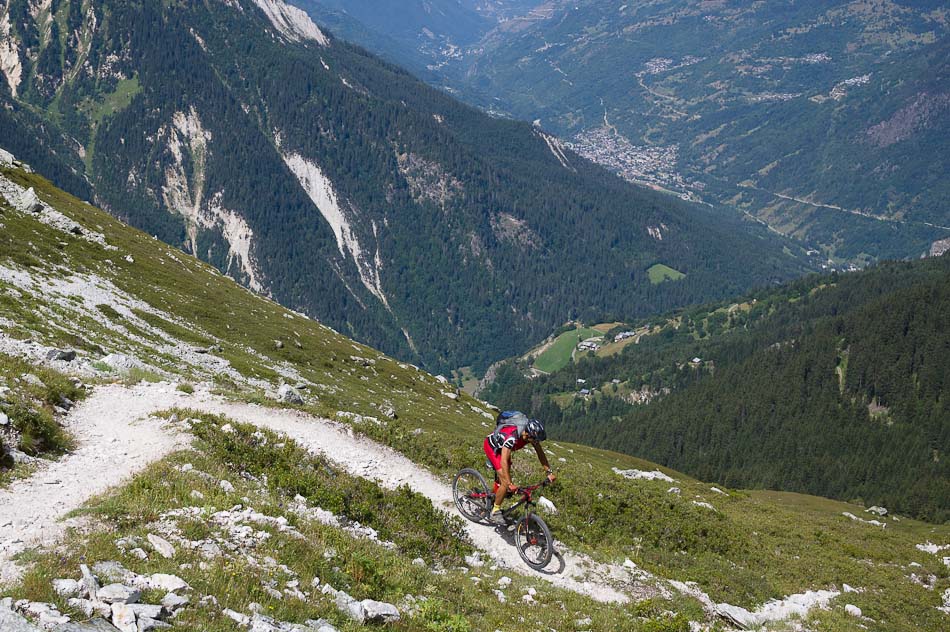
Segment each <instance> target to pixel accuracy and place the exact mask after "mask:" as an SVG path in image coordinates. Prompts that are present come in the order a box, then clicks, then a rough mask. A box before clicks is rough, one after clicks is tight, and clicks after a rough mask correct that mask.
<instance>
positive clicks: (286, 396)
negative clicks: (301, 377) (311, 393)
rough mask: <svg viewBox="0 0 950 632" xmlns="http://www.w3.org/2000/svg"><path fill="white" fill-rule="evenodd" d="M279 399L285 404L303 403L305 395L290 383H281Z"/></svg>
mask: <svg viewBox="0 0 950 632" xmlns="http://www.w3.org/2000/svg"><path fill="white" fill-rule="evenodd" d="M277 400H278V401H281V402H284V403H285V404H303V403H304V402H303V396H302V395H301V394H300V393H299V392H297V389H295V388H294V387H293V386H291V385H290V384H281V386H280V388H279V389H277Z"/></svg>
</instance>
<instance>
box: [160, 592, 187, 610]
mask: <svg viewBox="0 0 950 632" xmlns="http://www.w3.org/2000/svg"><path fill="white" fill-rule="evenodd" d="M188 602H189V599H188V597H182V596H181V595H176V594H175V593H173V592H170V593H168V594H167V595H165V596H164V597H162V605H163V606H165V609H166V610H168V611H169V612H175V611H176V610H180V609H181V608H184V607H185V606H187V605H188Z"/></svg>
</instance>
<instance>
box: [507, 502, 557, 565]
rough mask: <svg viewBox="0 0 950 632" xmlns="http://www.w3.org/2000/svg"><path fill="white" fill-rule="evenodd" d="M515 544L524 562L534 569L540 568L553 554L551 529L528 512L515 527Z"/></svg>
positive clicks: (539, 518) (535, 515)
mask: <svg viewBox="0 0 950 632" xmlns="http://www.w3.org/2000/svg"><path fill="white" fill-rule="evenodd" d="M515 546H516V547H517V548H518V555H520V556H521V559H523V560H524V561H525V564H527V565H528V566H530V567H531V568H533V569H534V570H536V571H539V570H541V569H542V568H544V567H545V566H547V565H548V563H549V562H550V561H551V556H553V555H554V539H553V538H552V537H551V530H550V529H548V525H546V524H545V523H544V520H542V519H541V517H540V516H538V515H537V514H533V513H532V514H528V515H526V516H525V517H523V518H522V519H521V520H519V521H518V524H517V526H516V527H515Z"/></svg>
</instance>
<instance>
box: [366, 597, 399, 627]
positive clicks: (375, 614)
mask: <svg viewBox="0 0 950 632" xmlns="http://www.w3.org/2000/svg"><path fill="white" fill-rule="evenodd" d="M360 605H361V606H363V614H364V616H365V618H366V621H367V622H368V623H392V622H394V621H399V609H398V608H396V606H394V605H392V604H391V603H386V602H383V601H373V600H372V599H364V600H363V601H361V602H360Z"/></svg>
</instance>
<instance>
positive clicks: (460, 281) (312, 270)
mask: <svg viewBox="0 0 950 632" xmlns="http://www.w3.org/2000/svg"><path fill="white" fill-rule="evenodd" d="M0 25H2V29H0V46H3V47H4V48H3V50H4V51H5V52H4V57H3V59H4V62H3V73H4V75H5V79H6V81H0V100H2V101H3V102H4V103H5V104H7V106H8V107H9V108H10V109H9V110H8V111H7V113H4V114H3V115H2V117H0V122H2V124H3V125H5V126H6V128H5V129H4V133H5V138H6V135H7V134H9V135H10V136H11V137H14V138H19V139H26V138H36V139H37V140H38V143H39V144H38V145H34V146H29V143H27V142H22V143H14V144H11V149H14V150H16V151H17V152H18V155H20V156H22V157H23V158H24V159H25V160H28V161H29V162H30V163H31V164H33V165H35V166H36V167H37V168H39V169H41V170H42V171H43V172H44V173H49V174H51V175H52V176H53V177H54V178H55V179H56V182H57V183H60V184H62V185H63V186H64V187H65V188H67V189H68V190H70V191H71V192H73V193H76V194H77V195H80V196H82V197H92V198H94V201H96V202H97V203H98V204H99V205H100V206H102V207H103V208H105V209H107V210H109V211H110V212H111V213H113V214H114V215H116V216H117V217H119V218H122V219H125V220H127V221H129V222H130V223H132V224H133V225H135V226H137V227H140V228H142V229H144V230H146V231H148V232H149V233H151V234H154V235H157V236H158V237H160V238H161V239H163V240H164V241H166V242H168V243H170V244H173V245H176V246H179V247H181V248H183V249H184V250H186V251H188V252H191V253H193V254H195V255H196V256H198V257H200V258H201V259H203V260H206V261H208V262H210V263H212V264H214V265H215V266H216V267H218V268H219V269H221V270H222V271H225V272H226V273H228V274H230V275H231V276H233V277H234V278H236V279H238V280H240V281H241V282H243V283H245V284H246V285H248V286H249V287H251V288H253V289H255V290H257V291H259V292H261V293H264V294H266V295H269V296H271V297H273V298H274V299H275V300H277V301H279V302H281V303H283V304H285V305H288V306H290V307H293V308H295V309H297V310H299V311H303V312H306V313H307V314H309V315H311V316H313V317H316V318H319V319H321V320H322V321H324V322H326V323H327V324H329V325H331V326H333V327H335V328H337V329H339V330H341V331H344V332H346V333H348V334H349V335H352V336H354V337H357V338H358V339H360V340H362V341H365V342H368V343H371V344H374V345H376V346H378V347H380V348H382V349H384V350H386V351H388V352H391V353H394V354H397V355H399V356H400V357H402V358H406V359H411V360H414V361H416V362H422V363H425V364H426V366H428V367H430V368H432V369H433V370H437V371H441V370H445V369H446V368H452V367H457V366H462V365H466V364H472V365H474V366H475V367H476V368H479V367H480V368H484V367H485V366H486V365H487V364H488V363H489V362H490V361H492V360H495V359H498V358H501V357H505V356H508V355H511V354H513V353H516V352H518V351H520V350H523V349H524V348H526V347H527V346H529V343H530V342H532V341H533V340H536V339H538V338H541V337H543V335H544V333H545V332H547V331H550V329H552V328H553V327H554V326H556V324H558V323H560V322H563V321H564V320H565V319H567V318H571V317H577V316H584V317H588V316H590V317H594V316H595V315H599V314H607V313H609V314H624V315H628V316H631V315H632V316H637V315H645V314H647V313H650V312H651V311H653V310H657V309H670V308H672V307H674V306H676V305H682V304H686V303H689V302H695V301H700V300H707V299H710V298H713V297H721V296H724V295H727V294H730V293H735V292H738V291H741V290H743V289H745V288H748V287H751V286H753V285H761V284H765V283H769V282H772V281H775V280H779V279H785V278H788V277H789V276H791V275H793V274H796V273H798V272H800V271H801V270H802V269H803V267H802V265H801V264H800V263H798V260H796V258H795V257H794V256H791V255H789V254H786V253H783V251H782V248H783V245H784V243H783V242H782V241H780V240H778V239H777V238H776V237H774V236H771V235H768V234H767V233H765V231H763V230H761V229H757V230H752V229H751V228H750V223H743V222H740V221H737V220H731V219H728V217H723V216H722V214H720V213H717V212H715V211H713V210H710V209H708V208H705V207H696V206H691V205H687V204H684V203H680V202H679V201H677V200H675V199H673V198H672V197H670V196H665V195H660V194H657V193H653V192H649V191H646V190H643V189H638V188H635V187H632V186H630V185H628V184H626V183H624V182H622V181H621V180H620V179H618V178H615V177H614V176H612V175H610V174H608V173H607V172H605V171H603V170H601V169H600V168H598V167H595V166H594V165H592V164H591V163H588V162H587V161H585V160H583V159H580V158H579V157H577V156H576V155H574V154H573V153H571V152H570V151H568V150H566V149H565V148H564V147H563V146H562V145H561V144H560V143H559V142H558V141H557V140H556V139H554V138H552V137H549V136H546V135H545V134H543V133H541V132H540V131H539V130H538V129H536V128H533V127H532V126H530V125H527V124H521V123H516V122H511V121H501V120H495V119H491V118H489V117H487V116H485V115H483V114H480V113H478V112H477V111H475V110H473V109H471V108H469V107H467V106H464V105H461V104H459V103H458V102H456V101H454V100H453V99H452V98H450V97H449V96H447V95H445V94H443V93H441V92H439V91H436V90H433V89H431V88H428V87H427V86H426V85H424V84H423V83H421V82H419V81H417V80H416V79H414V78H412V77H411V76H409V75H408V74H406V73H405V72H403V71H401V70H400V69H398V68H395V67H393V66H390V65H388V64H386V63H384V62H382V61H380V60H379V59H377V58H375V57H373V56H371V55H369V54H368V53H366V52H365V51H363V50H362V49H359V48H356V47H353V46H350V45H348V44H346V43H343V42H341V41H339V40H336V39H333V38H332V37H331V36H330V35H329V34H328V33H325V32H324V31H322V30H321V29H320V28H319V27H318V26H317V25H316V24H314V23H313V22H312V21H311V20H310V19H309V18H308V17H307V16H306V15H305V14H304V13H303V12H302V11H301V10H299V9H297V8H294V7H290V6H289V5H286V4H284V3H283V2H281V1H280V0H242V1H241V2H227V3H225V2H203V3H152V2H139V1H136V2H118V1H115V0H93V1H90V2H84V3H76V2H66V1H63V0H50V1H49V2H45V3H39V4H37V3H31V2H27V1H26V0H12V1H11V2H8V3H7V4H6V6H5V7H4V8H3V9H0ZM7 129H9V130H10V131H9V132H7V131H6V130H7ZM787 252H790V251H787ZM656 263H664V264H667V265H670V266H672V267H674V268H676V269H677V270H681V271H683V272H685V273H686V277H685V278H684V279H682V280H681V281H678V282H676V283H666V284H662V285H660V286H654V285H652V284H651V283H650V282H649V278H648V274H647V270H648V268H649V267H650V266H651V265H654V264H656Z"/></svg>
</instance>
